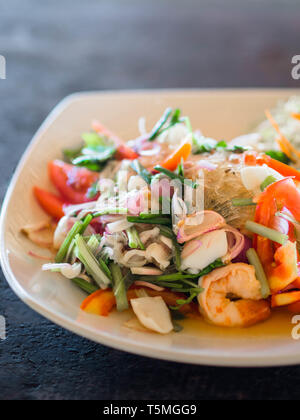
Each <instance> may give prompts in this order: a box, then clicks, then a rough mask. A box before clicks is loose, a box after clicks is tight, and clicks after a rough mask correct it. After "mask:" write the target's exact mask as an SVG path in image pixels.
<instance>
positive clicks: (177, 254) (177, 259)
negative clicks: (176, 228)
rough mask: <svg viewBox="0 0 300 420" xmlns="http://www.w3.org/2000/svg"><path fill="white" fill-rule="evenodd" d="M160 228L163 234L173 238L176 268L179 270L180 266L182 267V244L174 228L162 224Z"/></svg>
mask: <svg viewBox="0 0 300 420" xmlns="http://www.w3.org/2000/svg"><path fill="white" fill-rule="evenodd" d="M159 230H160V233H161V234H162V235H163V236H165V237H167V238H169V239H171V240H172V243H173V247H174V262H175V266H176V269H177V270H178V271H180V268H181V248H180V245H179V244H178V242H177V238H176V236H175V234H174V232H173V230H172V229H170V228H168V227H167V226H160V227H159Z"/></svg>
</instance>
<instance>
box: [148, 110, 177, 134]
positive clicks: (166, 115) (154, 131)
mask: <svg viewBox="0 0 300 420" xmlns="http://www.w3.org/2000/svg"><path fill="white" fill-rule="evenodd" d="M171 114H172V108H167V109H166V110H165V112H164V113H163V116H162V117H161V118H160V119H159V120H158V122H157V123H156V124H155V126H154V127H153V129H152V131H151V133H150V137H149V141H152V140H154V139H155V138H156V137H157V136H158V135H159V132H160V130H161V128H162V127H163V126H164V125H165V123H166V122H167V121H168V118H169V117H170V115H171Z"/></svg>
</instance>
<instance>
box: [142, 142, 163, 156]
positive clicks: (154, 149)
mask: <svg viewBox="0 0 300 420" xmlns="http://www.w3.org/2000/svg"><path fill="white" fill-rule="evenodd" d="M160 149H161V147H160V145H159V144H157V143H154V144H153V145H151V148H150V147H149V148H144V149H142V150H140V155H141V156H154V155H158V154H159V153H160Z"/></svg>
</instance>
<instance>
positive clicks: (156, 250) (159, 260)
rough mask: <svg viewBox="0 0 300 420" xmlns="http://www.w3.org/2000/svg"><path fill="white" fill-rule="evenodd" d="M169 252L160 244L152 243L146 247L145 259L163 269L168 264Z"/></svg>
mask: <svg viewBox="0 0 300 420" xmlns="http://www.w3.org/2000/svg"><path fill="white" fill-rule="evenodd" d="M171 256H172V255H171V253H170V252H168V251H167V250H166V248H165V247H164V246H163V245H162V244H156V243H153V244H151V245H149V246H148V247H147V249H146V259H147V260H148V261H149V262H152V263H154V264H155V265H157V266H158V267H159V268H160V269H161V270H165V269H166V268H167V267H168V266H169V265H170V259H171Z"/></svg>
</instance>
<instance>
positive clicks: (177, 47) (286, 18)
mask: <svg viewBox="0 0 300 420" xmlns="http://www.w3.org/2000/svg"><path fill="white" fill-rule="evenodd" d="M299 18H300V10H299V1H296V0H295V1H293V0H286V1H284V0H282V1H277V0H274V1H271V0H270V1H267V0H261V1H257V0H254V1H251V2H250V1H248V2H239V1H238V0H227V1H226V2H224V1H222V0H210V1H209V0H202V1H199V0H184V1H182V0H181V1H179V0H160V1H158V0H154V1H151V2H150V1H145V0H89V1H85V2H83V1H79V0H72V1H71V0H60V1H58V0H47V1H40V0H9V1H6V2H1V5H0V54H2V55H5V57H6V59H7V79H6V80H4V81H3V80H0V156H1V164H0V199H2V198H3V196H4V193H5V190H6V188H7V185H8V182H9V179H10V177H11V175H12V173H13V170H14V168H15V166H16V164H17V162H18V160H19V158H20V157H21V155H22V153H23V151H24V149H25V147H26V145H27V144H28V142H29V140H30V139H31V137H32V135H33V134H34V132H35V131H36V129H37V128H38V126H39V125H40V123H41V122H42V120H43V119H44V118H45V117H46V115H47V114H48V113H49V111H50V110H51V108H52V107H53V106H54V105H55V104H56V103H57V102H59V101H60V100H61V99H62V98H63V97H64V96H65V95H68V94H69V93H72V92H74V91H80V90H92V89H124V88H126V89H128V88H160V87H162V88H163V87H221V86H235V87H238V86H243V87H244V86H295V87H299V86H300V81H299V82H297V81H293V80H292V79H291V77H290V71H291V64H290V61H291V57H292V56H293V55H295V54H300V51H299V20H300V19H299ZM0 315H4V316H5V317H6V318H7V325H8V331H7V340H6V341H0V399H21V398H26V399H49V398H50V399H90V398H92V399H104V398H109V399H118V398H122V399H147V398H150V399H168V398H169V399H174V400H175V399H180V398H183V399H190V398H198V399H206V398H210V399H212V398H219V399H249V398H255V399H258V398H268V399H287V398H299V396H300V395H299V394H300V391H299V390H300V379H299V378H300V369H299V367H290V368H276V369H252V370H250V369H244V370H243V369H221V368H209V367H201V366H196V367H195V366H189V365H183V364H176V363H168V362H162V361H157V360H151V359H146V358H143V357H138V356H134V355H130V354H126V353H123V352H119V351H115V350H111V349H109V348H106V347H104V346H101V345H98V344H94V343H92V342H90V341H88V340H85V339H83V338H80V337H77V336H75V335H74V334H71V333H69V332H67V331H64V330H63V329H61V328H60V327H57V326H55V325H54V324H52V323H51V322H49V321H47V320H45V319H43V318H42V317H40V316H39V315H37V314H36V313H34V312H33V311H31V310H30V309H29V308H28V307H26V306H25V305H24V304H23V303H21V302H20V301H19V299H18V298H17V297H16V296H15V295H14V294H13V292H12V291H11V290H10V289H9V287H8V286H7V284H6V282H5V280H4V277H3V275H2V274H1V282H0Z"/></svg>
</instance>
